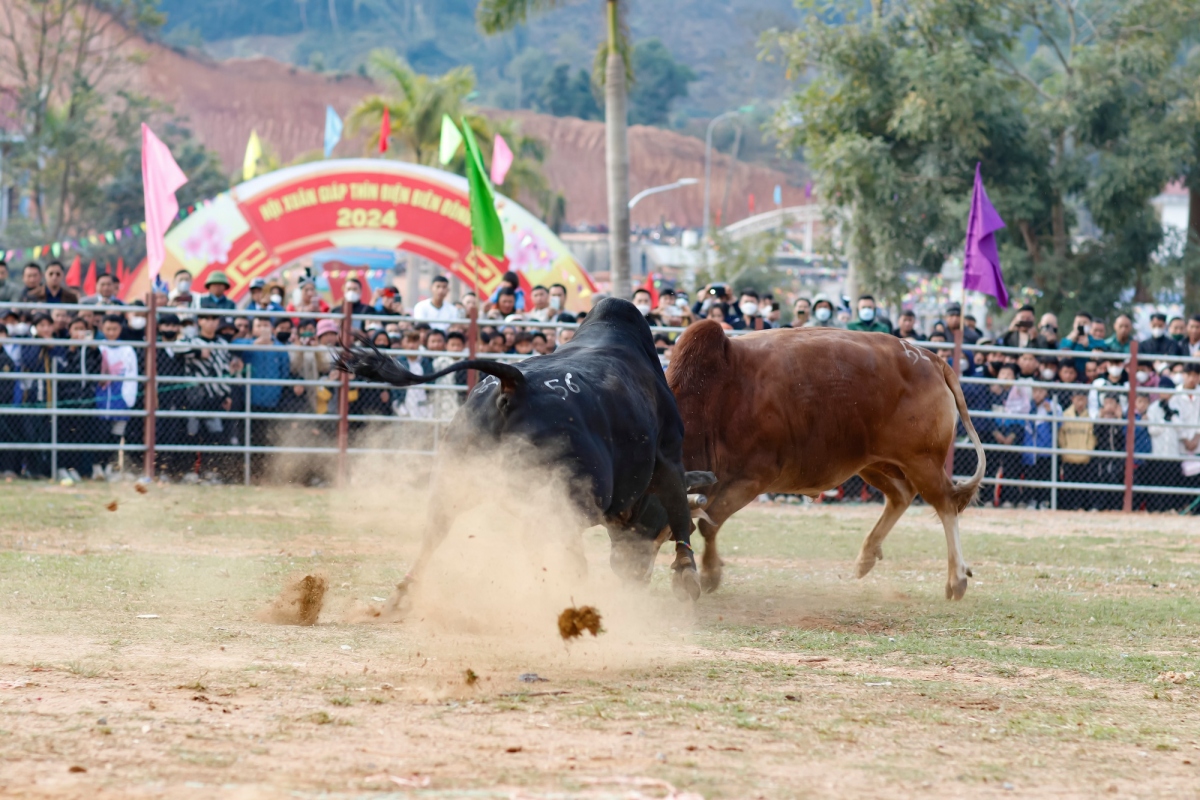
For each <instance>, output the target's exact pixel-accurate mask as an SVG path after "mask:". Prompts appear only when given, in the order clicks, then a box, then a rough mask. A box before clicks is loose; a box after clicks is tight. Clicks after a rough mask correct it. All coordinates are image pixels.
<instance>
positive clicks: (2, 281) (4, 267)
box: [0, 258, 24, 303]
mask: <svg viewBox="0 0 1200 800" xmlns="http://www.w3.org/2000/svg"><path fill="white" fill-rule="evenodd" d="M23 288H24V287H23V286H21V284H20V283H17V282H16V281H14V280H13V279H12V276H10V275H9V274H8V262H7V261H5V260H4V259H2V258H0V303H15V302H17V301H19V300H20V299H21V291H22V289H23Z"/></svg>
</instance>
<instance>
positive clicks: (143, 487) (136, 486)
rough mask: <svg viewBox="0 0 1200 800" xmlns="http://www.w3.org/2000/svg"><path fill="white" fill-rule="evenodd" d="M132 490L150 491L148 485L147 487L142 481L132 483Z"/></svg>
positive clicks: (140, 492) (143, 492) (138, 491)
mask: <svg viewBox="0 0 1200 800" xmlns="http://www.w3.org/2000/svg"><path fill="white" fill-rule="evenodd" d="M133 490H134V491H135V492H137V493H138V494H145V493H146V492H148V491H150V489H149V487H147V486H146V484H144V483H135V484H134V485H133Z"/></svg>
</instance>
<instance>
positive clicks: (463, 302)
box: [458, 286, 554, 319]
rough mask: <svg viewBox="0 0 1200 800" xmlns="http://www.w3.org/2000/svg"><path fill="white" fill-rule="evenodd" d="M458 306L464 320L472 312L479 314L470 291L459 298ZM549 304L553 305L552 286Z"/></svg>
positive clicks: (477, 305) (473, 294)
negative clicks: (460, 307)
mask: <svg viewBox="0 0 1200 800" xmlns="http://www.w3.org/2000/svg"><path fill="white" fill-rule="evenodd" d="M458 304H459V305H460V306H462V311H463V318H464V319H470V318H471V313H472V311H474V313H475V314H479V312H480V309H479V297H478V296H477V295H476V294H475V293H474V292H472V291H470V290H468V291H465V292H463V293H462V297H461V298H459V301H458ZM550 304H551V305H553V304H554V287H553V286H551V287H550Z"/></svg>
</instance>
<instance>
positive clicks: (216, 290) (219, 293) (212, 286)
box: [193, 270, 237, 311]
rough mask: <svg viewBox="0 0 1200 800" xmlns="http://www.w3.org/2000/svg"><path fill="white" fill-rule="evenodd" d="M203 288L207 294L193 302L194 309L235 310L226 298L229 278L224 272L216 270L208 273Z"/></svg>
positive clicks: (231, 302)
mask: <svg viewBox="0 0 1200 800" xmlns="http://www.w3.org/2000/svg"><path fill="white" fill-rule="evenodd" d="M204 288H205V290H206V291H207V292H208V294H205V295H201V296H199V297H196V298H195V300H194V302H193V306H194V307H195V308H210V309H216V310H219V311H236V310H237V306H236V305H234V302H233V301H232V300H230V299H229V297H228V296H227V292H228V291H229V277H228V276H227V275H226V274H225V273H224V272H221V271H220V270H217V271H216V272H212V273H210V274H209V276H208V278H207V280H205V282H204Z"/></svg>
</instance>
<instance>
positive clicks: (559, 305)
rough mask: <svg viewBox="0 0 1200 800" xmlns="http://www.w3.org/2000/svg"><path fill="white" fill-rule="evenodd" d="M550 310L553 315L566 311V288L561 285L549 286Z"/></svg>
mask: <svg viewBox="0 0 1200 800" xmlns="http://www.w3.org/2000/svg"><path fill="white" fill-rule="evenodd" d="M550 308H551V309H552V310H553V311H554V313H555V314H561V313H562V312H564V311H566V310H567V287H566V286H563V285H562V284H561V283H552V284H550Z"/></svg>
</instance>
